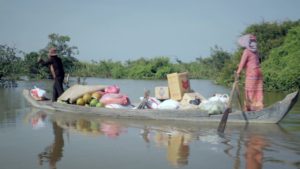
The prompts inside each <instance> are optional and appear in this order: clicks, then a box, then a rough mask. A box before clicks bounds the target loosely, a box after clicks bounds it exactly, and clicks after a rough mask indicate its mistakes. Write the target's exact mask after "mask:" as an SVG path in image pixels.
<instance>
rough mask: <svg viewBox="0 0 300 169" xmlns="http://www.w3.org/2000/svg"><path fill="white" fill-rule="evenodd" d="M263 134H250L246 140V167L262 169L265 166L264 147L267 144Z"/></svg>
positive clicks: (247, 168) (248, 168)
mask: <svg viewBox="0 0 300 169" xmlns="http://www.w3.org/2000/svg"><path fill="white" fill-rule="evenodd" d="M267 145H268V144H267V141H266V140H265V138H264V137H263V136H260V135H250V136H249V140H248V141H247V142H246V145H245V146H246V154H245V158H246V169H261V168H262V166H263V157H264V156H263V155H264V154H263V149H264V148H265V147H266V146H267Z"/></svg>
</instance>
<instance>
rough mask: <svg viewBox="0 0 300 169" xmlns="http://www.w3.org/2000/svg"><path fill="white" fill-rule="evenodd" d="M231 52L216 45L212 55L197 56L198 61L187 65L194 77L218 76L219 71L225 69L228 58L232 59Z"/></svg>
mask: <svg viewBox="0 0 300 169" xmlns="http://www.w3.org/2000/svg"><path fill="white" fill-rule="evenodd" d="M231 57H232V56H231V54H230V53H228V52H226V51H224V50H223V49H222V48H220V47H218V46H215V47H214V48H211V55H210V57H206V58H197V59H196V62H191V63H190V64H189V65H188V66H187V67H188V71H189V73H190V76H191V77H192V78H205V79H213V78H216V77H217V75H218V73H219V72H220V71H221V69H223V67H224V65H225V63H226V62H228V60H230V59H231Z"/></svg>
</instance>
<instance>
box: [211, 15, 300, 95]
mask: <svg viewBox="0 0 300 169" xmlns="http://www.w3.org/2000/svg"><path fill="white" fill-rule="evenodd" d="M299 25H300V20H298V21H285V22H282V23H278V22H262V23H259V24H253V25H250V26H249V27H247V28H246V30H245V31H244V32H243V33H242V34H247V33H251V34H254V35H255V36H256V37H257V41H258V48H259V55H260V57H261V59H262V63H264V62H267V61H268V60H269V57H271V56H270V55H271V53H272V50H273V49H275V48H278V47H280V46H282V45H285V43H286V41H285V37H286V36H287V34H288V32H289V30H290V29H292V28H294V27H297V26H299ZM242 51H243V50H242V49H241V48H239V49H238V50H237V51H235V52H234V54H233V57H232V58H231V59H230V60H229V61H227V62H226V63H225V65H224V67H223V69H221V71H220V73H218V75H217V77H216V81H217V83H219V84H225V85H229V84H230V83H232V81H233V79H234V78H233V72H234V71H235V70H236V69H237V66H238V64H239V61H240V58H241V55H242ZM288 52H289V51H288ZM273 55H274V54H273ZM266 66H268V65H267V64H263V65H262V68H263V69H264V67H266ZM264 76H266V75H264ZM268 79H269V76H268V75H267V77H265V81H264V84H265V87H266V88H268V89H277V88H278V89H279V87H270V85H271V86H272V85H274V84H270V82H271V81H270V80H268ZM293 83H294V82H293ZM278 85H283V83H281V84H278ZM286 89H287V88H286ZM286 89H283V88H282V87H280V90H286Z"/></svg>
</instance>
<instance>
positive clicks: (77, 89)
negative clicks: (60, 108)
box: [58, 84, 106, 104]
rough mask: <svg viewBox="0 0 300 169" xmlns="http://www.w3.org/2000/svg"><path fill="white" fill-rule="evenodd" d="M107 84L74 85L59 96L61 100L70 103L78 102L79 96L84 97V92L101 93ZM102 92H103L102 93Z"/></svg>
mask: <svg viewBox="0 0 300 169" xmlns="http://www.w3.org/2000/svg"><path fill="white" fill-rule="evenodd" d="M105 87H106V86H102V85H78V84H76V85H73V86H71V87H70V88H69V89H67V90H66V91H65V92H64V93H63V94H62V95H61V96H60V97H59V98H58V100H59V101H63V102H68V103H71V104H73V103H77V100H78V98H80V97H83V95H84V94H88V93H89V94H92V93H94V92H97V93H99V91H103V90H104V89H105ZM100 94H101V93H100Z"/></svg>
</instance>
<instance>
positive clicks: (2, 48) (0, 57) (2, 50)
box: [0, 45, 22, 79]
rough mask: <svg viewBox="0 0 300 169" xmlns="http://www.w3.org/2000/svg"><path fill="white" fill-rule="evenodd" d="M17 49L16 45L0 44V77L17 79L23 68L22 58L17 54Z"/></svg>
mask: <svg viewBox="0 0 300 169" xmlns="http://www.w3.org/2000/svg"><path fill="white" fill-rule="evenodd" d="M17 53H20V52H18V51H17V49H16V48H14V47H9V46H7V45H0V79H1V78H2V77H7V78H10V79H16V78H17V76H18V74H19V73H20V72H21V70H22V66H21V65H22V63H21V58H20V57H18V56H17Z"/></svg>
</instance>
